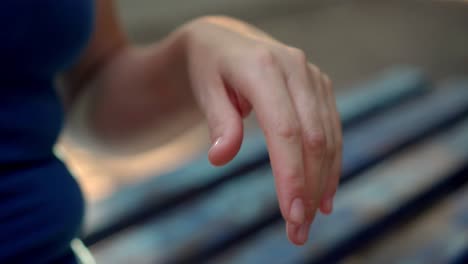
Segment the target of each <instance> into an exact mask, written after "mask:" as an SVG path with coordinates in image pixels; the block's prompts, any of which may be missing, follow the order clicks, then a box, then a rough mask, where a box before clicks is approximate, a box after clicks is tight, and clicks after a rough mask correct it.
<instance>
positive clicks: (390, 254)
mask: <svg viewBox="0 0 468 264" xmlns="http://www.w3.org/2000/svg"><path fill="white" fill-rule="evenodd" d="M467 133H468V130H467ZM466 176H468V175H466ZM433 206H434V207H433V208H430V210H427V211H425V212H423V213H422V214H421V215H418V216H417V218H416V219H414V220H412V221H410V222H409V223H406V224H404V225H402V226H401V227H399V228H398V229H396V230H393V231H392V233H391V234H389V235H387V236H385V237H382V238H381V239H380V241H379V242H377V243H375V244H372V245H370V246H369V247H366V248H363V249H362V250H359V251H357V252H354V253H353V254H352V255H351V256H350V257H348V258H346V260H345V261H344V262H345V263H350V264H352V263H362V262H363V261H364V260H365V261H366V262H367V263H387V262H388V261H389V260H391V262H393V263H403V262H407V263H413V264H426V263H451V262H452V261H454V260H456V258H457V257H458V256H459V255H461V254H462V253H463V251H464V249H466V248H468V186H464V187H463V188H462V189H461V190H458V191H457V192H456V193H454V194H451V195H449V196H448V197H447V198H446V199H443V200H442V201H440V203H438V204H435V205H434V204H433Z"/></svg>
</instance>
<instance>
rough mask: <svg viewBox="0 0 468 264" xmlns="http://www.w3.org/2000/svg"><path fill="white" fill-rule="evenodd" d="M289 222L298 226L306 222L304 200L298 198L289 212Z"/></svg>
mask: <svg viewBox="0 0 468 264" xmlns="http://www.w3.org/2000/svg"><path fill="white" fill-rule="evenodd" d="M289 221H290V222H292V223H293V224H296V225H301V224H303V223H304V221H305V208H304V203H303V202H302V199H299V198H296V199H294V201H293V202H292V204H291V209H290V211H289Z"/></svg>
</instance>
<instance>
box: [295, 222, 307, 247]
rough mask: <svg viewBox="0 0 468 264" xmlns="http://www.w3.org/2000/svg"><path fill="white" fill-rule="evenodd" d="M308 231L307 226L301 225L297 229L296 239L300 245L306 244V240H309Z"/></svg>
mask: <svg viewBox="0 0 468 264" xmlns="http://www.w3.org/2000/svg"><path fill="white" fill-rule="evenodd" d="M309 229H310V225H309V224H302V225H301V227H299V230H298V232H297V239H298V240H299V241H300V243H301V244H305V243H306V242H307V239H308V238H309Z"/></svg>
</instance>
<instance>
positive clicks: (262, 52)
mask: <svg viewBox="0 0 468 264" xmlns="http://www.w3.org/2000/svg"><path fill="white" fill-rule="evenodd" d="M252 53H253V54H252V57H251V58H252V60H253V63H254V64H256V65H259V66H260V67H272V66H274V65H276V60H275V56H274V54H273V52H272V51H271V50H270V49H268V48H266V47H256V48H255V49H254V50H253V52H252Z"/></svg>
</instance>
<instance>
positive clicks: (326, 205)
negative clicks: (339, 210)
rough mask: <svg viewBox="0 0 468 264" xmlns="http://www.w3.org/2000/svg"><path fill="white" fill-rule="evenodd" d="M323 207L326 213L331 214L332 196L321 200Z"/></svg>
mask: <svg viewBox="0 0 468 264" xmlns="http://www.w3.org/2000/svg"><path fill="white" fill-rule="evenodd" d="M323 207H324V208H323V209H324V210H325V213H326V214H331V213H332V211H333V198H327V199H325V201H324V202H323Z"/></svg>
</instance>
